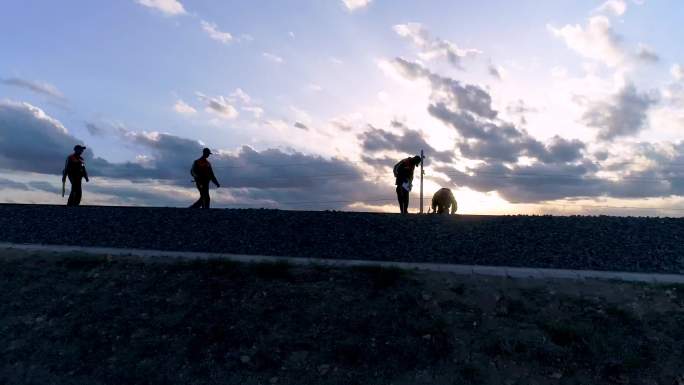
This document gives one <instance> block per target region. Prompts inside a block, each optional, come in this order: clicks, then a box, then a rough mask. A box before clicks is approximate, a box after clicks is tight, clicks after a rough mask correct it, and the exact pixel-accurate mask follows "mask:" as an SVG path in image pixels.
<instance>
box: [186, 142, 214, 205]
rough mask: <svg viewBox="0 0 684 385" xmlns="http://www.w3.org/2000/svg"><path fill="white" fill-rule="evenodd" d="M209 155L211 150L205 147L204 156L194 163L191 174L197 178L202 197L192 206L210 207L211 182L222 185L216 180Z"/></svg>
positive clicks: (196, 182)
mask: <svg viewBox="0 0 684 385" xmlns="http://www.w3.org/2000/svg"><path fill="white" fill-rule="evenodd" d="M209 155H211V150H210V149H208V148H205V149H204V150H202V157H201V158H199V159H197V160H196V161H194V162H193V163H192V169H191V170H190V174H191V175H192V177H193V179H194V180H195V184H196V185H197V190H199V193H200V198H199V199H198V200H197V202H195V203H193V204H192V206H190V208H203V209H208V208H209V204H210V198H209V182H213V183H214V184H215V185H216V187H221V185H220V184H219V182H218V180H216V176H214V170H212V168H211V163H209V160H207V158H209Z"/></svg>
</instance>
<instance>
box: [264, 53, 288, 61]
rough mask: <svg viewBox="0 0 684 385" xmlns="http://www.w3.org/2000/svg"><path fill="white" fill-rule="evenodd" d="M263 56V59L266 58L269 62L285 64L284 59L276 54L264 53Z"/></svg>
mask: <svg viewBox="0 0 684 385" xmlns="http://www.w3.org/2000/svg"><path fill="white" fill-rule="evenodd" d="M261 55H262V56H263V57H265V58H266V59H268V60H270V61H272V62H274V63H278V64H281V63H283V62H284V60H283V58H282V57H280V56H278V55H275V54H272V53H269V52H263V53H262V54H261Z"/></svg>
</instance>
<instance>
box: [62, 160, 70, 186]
mask: <svg viewBox="0 0 684 385" xmlns="http://www.w3.org/2000/svg"><path fill="white" fill-rule="evenodd" d="M67 170H69V157H67V159H66V162H65V163H64V170H62V182H66V178H67Z"/></svg>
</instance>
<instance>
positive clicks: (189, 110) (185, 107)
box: [173, 99, 197, 115]
mask: <svg viewBox="0 0 684 385" xmlns="http://www.w3.org/2000/svg"><path fill="white" fill-rule="evenodd" d="M173 109H174V111H176V112H177V113H179V114H181V115H192V114H195V113H196V112H197V110H196V109H194V108H193V107H192V106H191V105H189V104H187V103H185V102H184V101H182V100H180V99H179V100H178V101H176V104H174V105H173Z"/></svg>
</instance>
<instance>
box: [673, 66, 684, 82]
mask: <svg viewBox="0 0 684 385" xmlns="http://www.w3.org/2000/svg"><path fill="white" fill-rule="evenodd" d="M670 73H671V74H672V77H674V78H675V79H677V80H682V79H684V67H682V65H681V64H674V65H673V66H672V68H670Z"/></svg>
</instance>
